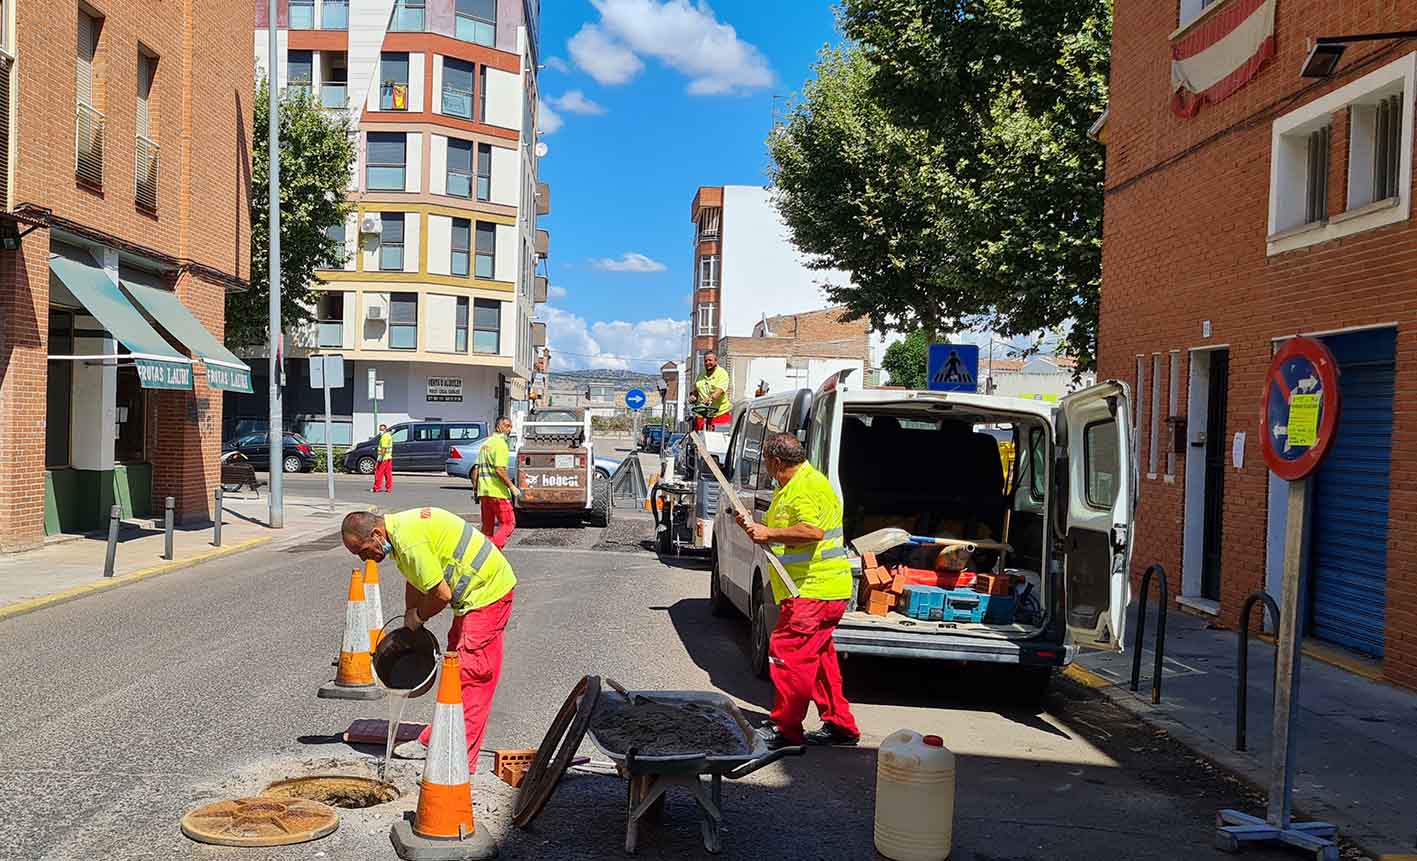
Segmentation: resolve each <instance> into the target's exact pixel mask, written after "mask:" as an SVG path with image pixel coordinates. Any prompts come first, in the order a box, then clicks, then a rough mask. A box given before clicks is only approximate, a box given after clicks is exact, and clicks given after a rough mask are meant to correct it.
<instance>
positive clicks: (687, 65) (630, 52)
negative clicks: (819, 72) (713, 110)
mask: <svg viewBox="0 0 1417 861" xmlns="http://www.w3.org/2000/svg"><path fill="white" fill-rule="evenodd" d="M591 2H592V4H593V5H594V6H595V8H596V11H598V12H599V13H600V21H599V22H598V23H595V24H586V25H584V26H582V27H581V29H580V32H578V33H576V35H574V36H572V37H571V40H570V42H568V43H567V49H568V50H569V51H570V53H571V59H572V60H573V61H575V64H576V65H577V66H579V67H580V68H581V69H582V70H584V71H585V72H586V73H587V74H589V75H590V76H591V77H592V78H594V79H595V80H596V81H597V82H599V83H601V84H607V85H614V84H623V83H626V82H628V81H629V80H631V79H632V78H634V77H635V75H637V74H639V73H640V71H641V70H642V69H643V68H644V63H643V61H642V60H641V59H640V57H641V56H644V57H653V58H654V59H656V60H659V61H660V62H662V63H664V64H665V65H667V66H669V67H670V68H672V69H675V70H677V71H679V72H681V73H683V74H684V75H685V76H687V77H688V78H689V92H690V93H691V94H693V95H700V96H707V95H722V94H724V93H733V92H741V91H745V90H757V89H762V88H764V87H770V86H772V84H773V82H774V80H775V75H774V74H773V70H772V66H771V65H770V64H769V63H768V60H767V57H765V56H763V53H762V51H760V50H758V48H757V47H756V46H754V45H752V44H749V43H748V42H745V41H743V40H742V39H740V38H738V32H737V31H736V30H734V29H733V27H732V26H730V25H728V24H724V23H723V22H721V21H719V20H718V17H717V16H716V15H715V14H714V11H713V9H711V8H709V5H708V3H707V2H706V0H698V2H697V3H694V2H690V0H591Z"/></svg>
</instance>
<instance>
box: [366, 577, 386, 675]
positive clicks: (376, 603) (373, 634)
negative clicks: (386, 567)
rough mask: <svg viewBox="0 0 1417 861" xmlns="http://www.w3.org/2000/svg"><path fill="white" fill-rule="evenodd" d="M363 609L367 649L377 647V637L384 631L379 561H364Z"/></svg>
mask: <svg viewBox="0 0 1417 861" xmlns="http://www.w3.org/2000/svg"><path fill="white" fill-rule="evenodd" d="M364 610H365V615H366V616H367V617H368V623H367V624H368V628H369V651H371V652H372V651H374V650H375V649H377V648H379V637H380V636H381V635H382V634H383V633H384V601H383V599H382V598H381V597H380V596H379V563H378V562H374V561H373V560H365V562H364Z"/></svg>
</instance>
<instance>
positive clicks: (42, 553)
mask: <svg viewBox="0 0 1417 861" xmlns="http://www.w3.org/2000/svg"><path fill="white" fill-rule="evenodd" d="M268 505H269V497H268V496H267V495H266V494H265V493H264V492H263V493H262V494H261V495H260V496H259V497H258V496H257V495H256V494H254V493H252V492H251V491H249V490H248V491H246V492H244V493H228V494H226V495H225V498H224V500H223V503H222V507H223V515H222V521H221V522H222V529H221V547H216V546H214V545H213V544H212V540H213V530H212V526H213V524H212V522H211V521H210V520H208V521H207V522H206V523H199V524H188V525H185V526H177V527H175V528H174V530H173V540H172V551H173V553H172V555H173V557H174V558H173V559H171V560H168V559H165V558H163V549H164V548H163V545H164V534H163V520H162V518H161V517H158V518H157V519H156V520H145V519H129V520H125V521H123V522H122V524H121V526H120V528H119V533H118V547H117V554H116V558H115V562H114V576H113V577H111V578H110V577H104V576H103V564H104V557H105V556H106V554H107V549H108V533H107V531H106V530H105V531H104V532H102V533H92V534H89V535H64V536H53V537H51V538H50V539H49V540H48V541H46V543H45V545H44V546H43V547H39V548H36V549H34V550H27V551H25V552H23V553H10V554H4V555H0V619H5V618H8V617H10V616H18V615H21V614H23V613H28V612H30V611H32V610H37V609H39V608H41V607H47V606H49V605H51V604H58V603H61V602H64V601H69V600H72V599H74V598H77V597H79V596H81V595H85V594H88V593H90V592H97V591H102V590H104V589H109V588H112V587H114V586H119V585H122V584H125V583H131V582H134V581H136V580H142V579H145V578H148V577H153V576H155V575H158V574H166V573H168V572H170V571H178V570H181V569H183V568H190V567H191V566H193V565H197V564H199V563H202V562H206V561H208V560H211V559H216V558H219V557H222V556H230V555H232V554H235V553H241V552H243V551H246V550H251V549H253V548H256V547H260V546H262V545H266V544H271V543H273V542H277V541H279V542H281V543H288V542H292V541H299V540H303V539H308V538H311V537H315V536H321V535H327V534H330V533H332V532H334V531H335V530H336V529H338V528H339V523H340V519H341V518H343V517H344V515H345V513H346V512H349V511H356V510H361V511H362V510H366V509H369V508H371V506H370V505H368V504H349V503H339V502H337V503H336V504H335V510H334V511H333V512H331V511H330V508H329V503H328V502H327V501H326V500H324V499H303V498H292V497H289V496H287V497H286V500H285V528H284V529H282V530H273V529H271V528H270V526H269V523H270V512H269V508H268Z"/></svg>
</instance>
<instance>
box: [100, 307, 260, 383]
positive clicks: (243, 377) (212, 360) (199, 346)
mask: <svg viewBox="0 0 1417 861" xmlns="http://www.w3.org/2000/svg"><path fill="white" fill-rule="evenodd" d="M123 289H125V290H127V291H128V294H129V295H130V296H132V297H133V300H134V301H136V302H137V303H138V304H139V305H141V306H142V307H143V310H145V311H147V312H148V313H149V314H151V315H152V317H153V319H155V320H157V321H158V323H160V324H161V325H162V327H163V328H164V329H166V330H167V332H168V334H170V335H171V336H172V337H174V338H176V339H177V340H179V341H181V342H182V343H183V344H185V345H186V346H187V349H189V350H191V351H192V354H193V355H195V356H197V357H198V358H200V359H201V360H202V364H204V365H206V366H207V385H208V386H210V387H212V388H214V389H230V390H231V391H233V392H245V393H247V394H250V393H251V368H250V366H248V365H247V364H246V363H245V362H243V361H241V360H240V359H238V358H236V356H235V355H233V354H232V352H231V351H230V350H228V349H227V348H226V347H224V346H222V344H221V342H220V341H218V340H217V339H216V338H215V337H213V336H212V333H211V332H208V331H207V327H206V326H203V325H202V321H200V320H198V319H197V318H196V317H194V316H192V312H191V311H188V310H187V306H186V305H183V304H182V300H180V299H178V298H177V296H176V294H173V293H169V292H168V291H166V290H158V289H155V288H153V287H145V286H143V285H142V284H134V283H133V282H132V281H129V280H127V279H124V280H123Z"/></svg>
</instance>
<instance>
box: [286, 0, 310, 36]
mask: <svg viewBox="0 0 1417 861" xmlns="http://www.w3.org/2000/svg"><path fill="white" fill-rule="evenodd" d="M290 29H292V30H313V29H315V0H290Z"/></svg>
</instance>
